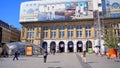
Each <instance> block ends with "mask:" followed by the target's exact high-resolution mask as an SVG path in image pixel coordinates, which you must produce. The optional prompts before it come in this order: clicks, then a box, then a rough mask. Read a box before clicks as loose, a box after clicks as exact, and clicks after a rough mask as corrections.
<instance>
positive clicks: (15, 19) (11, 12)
mask: <svg viewBox="0 0 120 68" xmlns="http://www.w3.org/2000/svg"><path fill="white" fill-rule="evenodd" d="M25 1H27V0H0V20H2V21H4V22H6V23H8V24H10V25H13V26H14V27H16V28H18V29H21V24H20V23H19V15H20V4H21V2H25Z"/></svg>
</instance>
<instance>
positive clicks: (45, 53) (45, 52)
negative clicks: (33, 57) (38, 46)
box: [43, 50, 48, 63]
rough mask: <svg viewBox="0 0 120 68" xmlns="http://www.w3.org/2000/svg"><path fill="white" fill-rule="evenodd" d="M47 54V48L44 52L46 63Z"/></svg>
mask: <svg viewBox="0 0 120 68" xmlns="http://www.w3.org/2000/svg"><path fill="white" fill-rule="evenodd" d="M47 55H48V52H47V50H45V51H44V54H43V57H44V63H46V61H47Z"/></svg>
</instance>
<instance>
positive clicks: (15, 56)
mask: <svg viewBox="0 0 120 68" xmlns="http://www.w3.org/2000/svg"><path fill="white" fill-rule="evenodd" d="M18 56H19V51H18V50H16V51H15V53H14V57H13V61H14V60H15V58H16V60H18Z"/></svg>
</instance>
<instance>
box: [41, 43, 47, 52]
mask: <svg viewBox="0 0 120 68" xmlns="http://www.w3.org/2000/svg"><path fill="white" fill-rule="evenodd" d="M42 48H43V49H46V50H47V42H43V43H42Z"/></svg>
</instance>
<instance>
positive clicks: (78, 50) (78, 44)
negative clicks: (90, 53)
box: [77, 41, 83, 52]
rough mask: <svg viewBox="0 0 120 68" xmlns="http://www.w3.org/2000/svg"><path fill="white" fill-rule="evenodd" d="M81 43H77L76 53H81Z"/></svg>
mask: <svg viewBox="0 0 120 68" xmlns="http://www.w3.org/2000/svg"><path fill="white" fill-rule="evenodd" d="M82 47H83V43H82V41H78V42H77V52H82V50H83V48H82Z"/></svg>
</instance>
